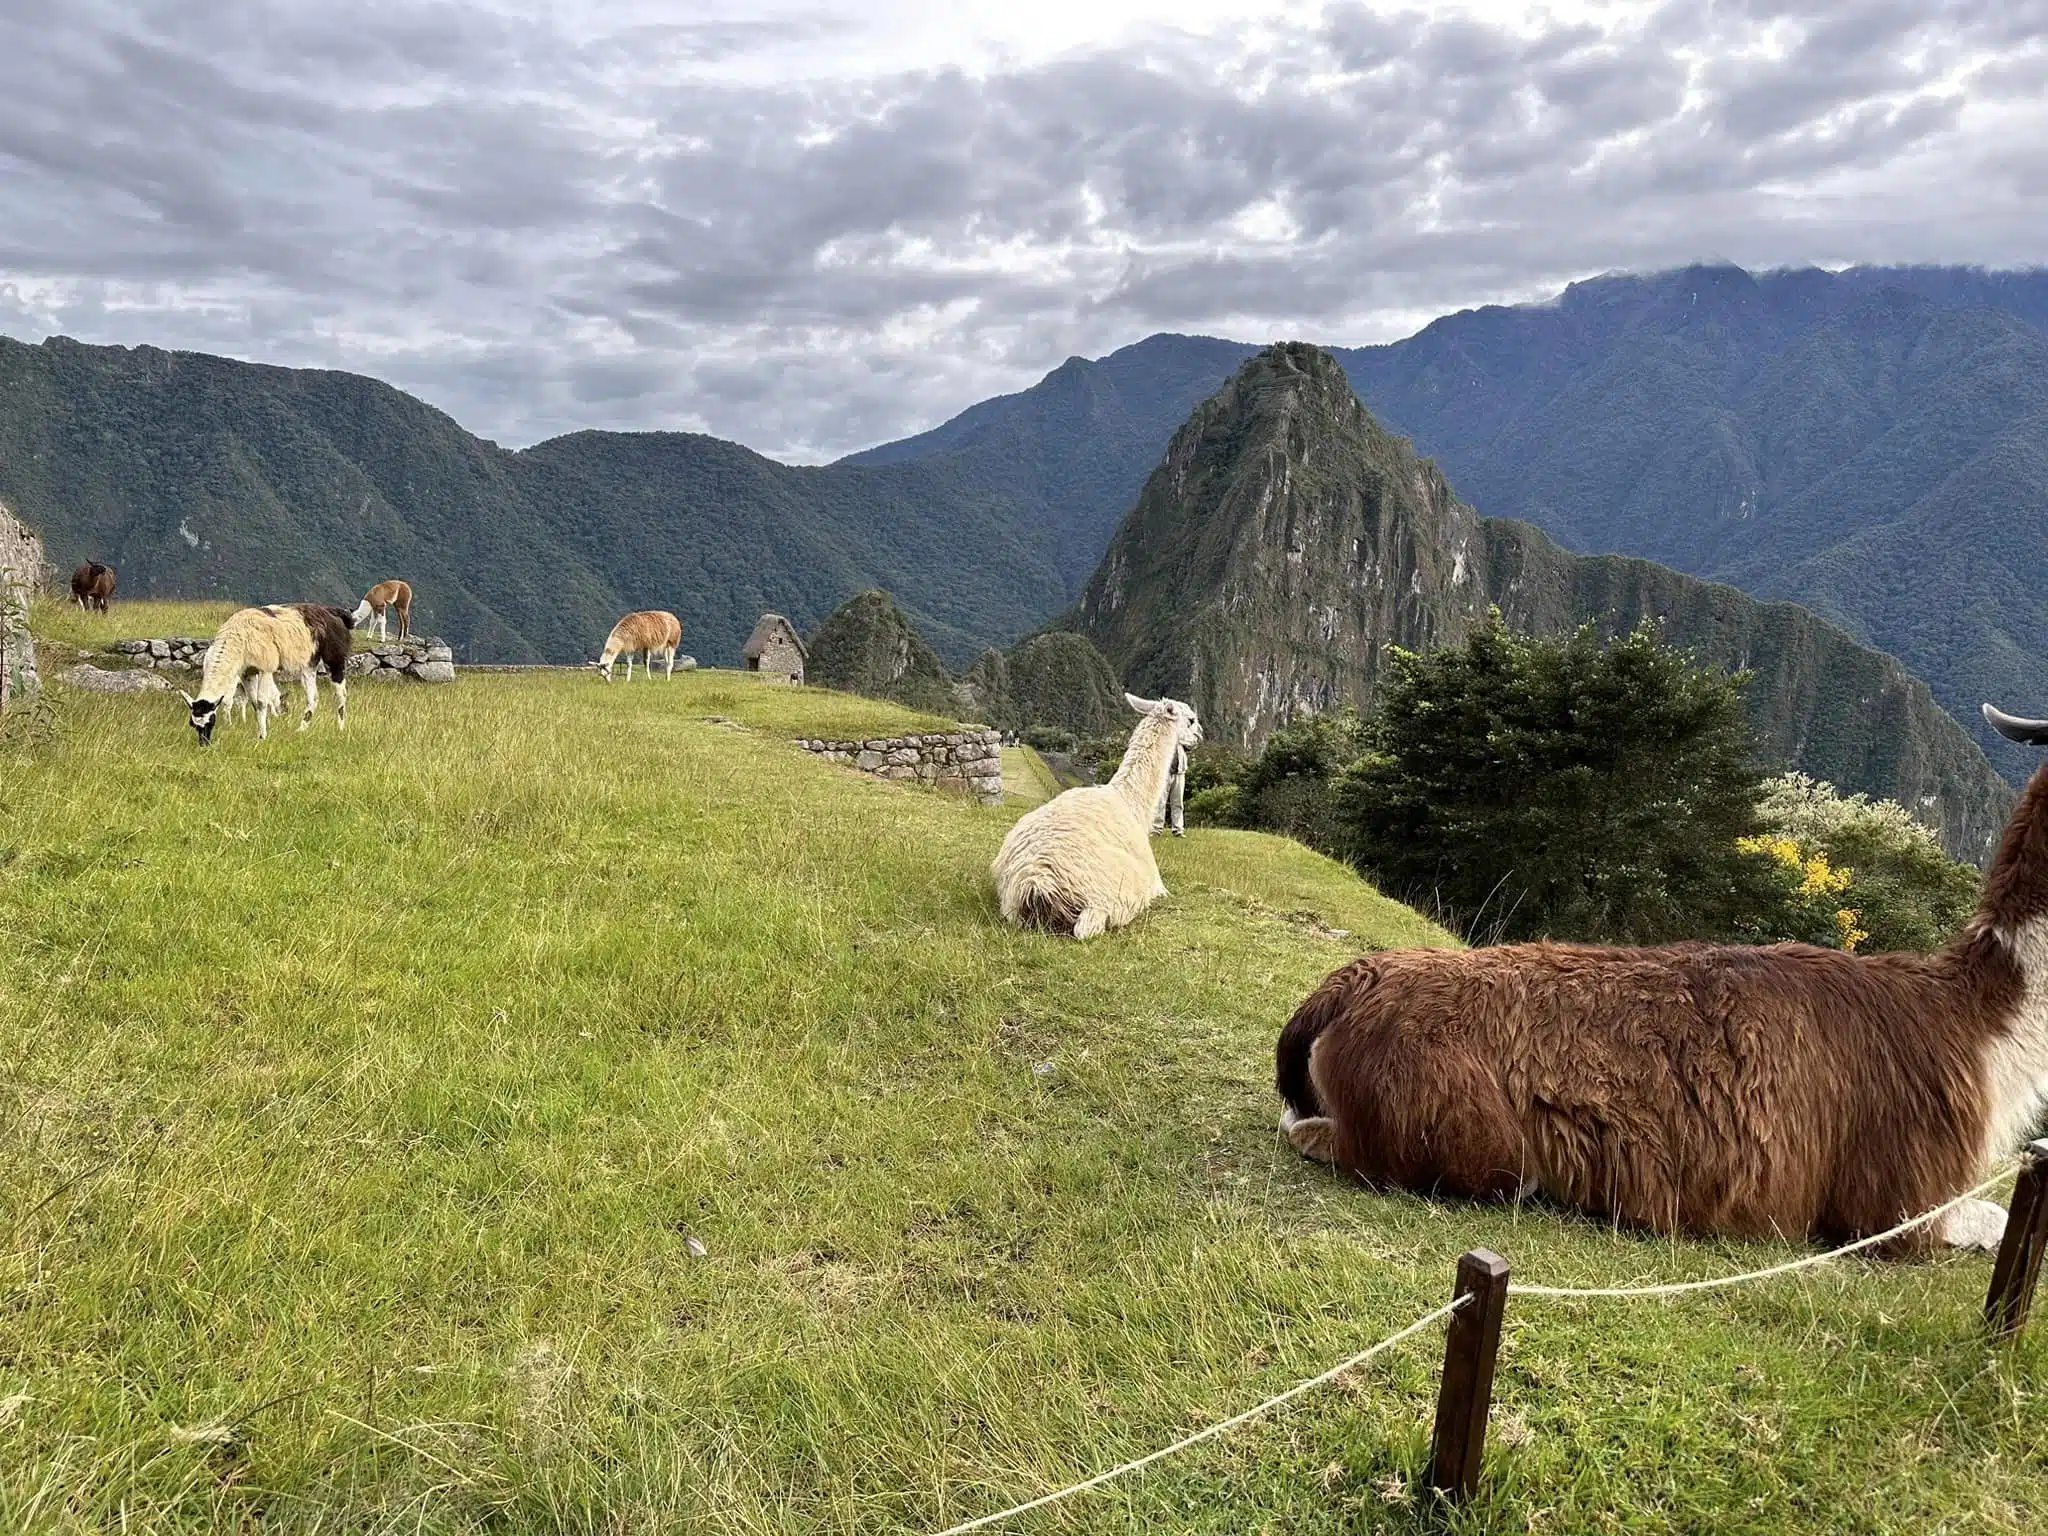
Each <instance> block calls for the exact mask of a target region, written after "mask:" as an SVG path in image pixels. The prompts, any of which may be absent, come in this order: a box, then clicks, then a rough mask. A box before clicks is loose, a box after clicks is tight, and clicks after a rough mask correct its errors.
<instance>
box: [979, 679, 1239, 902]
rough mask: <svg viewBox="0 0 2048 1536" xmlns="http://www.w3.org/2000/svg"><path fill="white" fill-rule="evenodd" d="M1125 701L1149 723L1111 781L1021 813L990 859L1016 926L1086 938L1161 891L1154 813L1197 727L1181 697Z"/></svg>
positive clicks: (1135, 735) (1198, 735)
mask: <svg viewBox="0 0 2048 1536" xmlns="http://www.w3.org/2000/svg"><path fill="white" fill-rule="evenodd" d="M1124 699H1125V702H1127V703H1128V704H1129V705H1130V706H1131V708H1133V709H1135V710H1136V711H1137V712H1138V713H1139V714H1141V715H1143V716H1144V717H1145V718H1144V719H1142V720H1140V721H1139V722H1138V728H1137V729H1136V730H1134V731H1132V732H1131V744H1130V745H1129V746H1128V747H1126V748H1125V749H1124V760H1123V762H1122V763H1121V764H1119V765H1118V767H1117V770H1116V776H1115V777H1114V778H1112V779H1111V780H1110V781H1109V782H1108V783H1107V784H1096V785H1090V786H1088V787H1087V788H1084V789H1070V790H1068V791H1066V792H1065V793H1064V794H1061V795H1057V796H1055V797H1054V798H1053V799H1051V800H1048V801H1047V802H1046V803H1045V804H1044V805H1041V806H1039V807H1038V808H1037V809H1036V810H1033V811H1029V812H1027V813H1026V814H1025V815H1024V816H1023V817H1022V819H1020V820H1019V821H1018V823H1017V824H1016V825H1015V826H1014V827H1012V828H1010V835H1009V836H1008V837H1006V838H1004V839H1003V846H1002V848H1001V849H1000V850H998V852H997V853H996V861H995V865H994V869H995V876H996V899H997V900H998V901H999V902H1000V903H1001V904H1002V909H1003V916H1004V917H1005V918H1007V919H1008V920H1009V921H1010V922H1013V923H1015V924H1017V926H1018V927H1020V928H1045V929H1049V930H1051V931H1052V932H1054V933H1072V934H1073V935H1074V937H1075V938H1077V939H1092V938H1094V937H1095V935H1097V934H1098V933H1101V932H1103V931H1104V930H1106V929H1110V928H1121V927H1123V926H1124V925H1125V924H1126V923H1128V922H1130V921H1132V919H1134V918H1136V917H1137V916H1138V914H1139V913H1141V912H1143V911H1144V910H1145V909H1146V908H1147V907H1149V906H1150V905H1152V903H1153V902H1154V901H1155V900H1157V899H1158V898H1159V897H1161V896H1164V895H1165V894H1166V887H1165V886H1164V885H1162V884H1161V883H1160V880H1159V865H1158V863H1157V862H1156V861H1155V860H1154V859H1153V857H1152V817H1153V813H1154V811H1155V810H1156V808H1157V807H1158V805H1159V803H1160V797H1161V796H1162V795H1163V794H1164V792H1165V789H1166V777H1167V774H1168V773H1169V772H1170V771H1171V769H1172V767H1173V764H1174V761H1175V758H1176V756H1177V755H1178V754H1179V752H1180V751H1181V750H1182V749H1184V748H1187V747H1192V746H1194V745H1195V744H1196V743H1197V742H1199V741H1200V740H1201V739H1202V724H1201V722H1200V721H1199V720H1197V719H1196V718H1195V712H1194V710H1193V709H1191V708H1190V707H1189V706H1187V705H1186V704H1183V703H1181V702H1180V701H1179V700H1178V699H1149V700H1148V699H1139V698H1133V697H1132V696H1131V695H1130V694H1128V693H1127V694H1125V695H1124Z"/></svg>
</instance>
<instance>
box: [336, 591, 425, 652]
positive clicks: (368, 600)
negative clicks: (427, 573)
mask: <svg viewBox="0 0 2048 1536" xmlns="http://www.w3.org/2000/svg"><path fill="white" fill-rule="evenodd" d="M394 610H395V611H396V612H397V614H398V638H399V639H400V640H404V639H405V638H406V637H407V636H408V635H410V634H411V633H412V588H411V587H410V586H408V585H407V584H406V583H405V582H402V581H380V582H378V583H377V585H375V586H374V587H372V588H370V590H369V592H368V593H367V594H366V595H365V596H364V598H363V600H362V601H361V602H360V603H357V604H356V608H355V612H353V613H351V614H350V615H349V616H348V621H349V626H350V627H351V628H353V629H361V628H363V627H364V626H365V625H367V624H368V623H369V622H370V621H371V620H372V619H375V620H376V621H377V638H378V639H379V640H382V639H383V638H385V627H384V620H385V618H386V616H387V615H388V614H389V613H391V612H392V611H394Z"/></svg>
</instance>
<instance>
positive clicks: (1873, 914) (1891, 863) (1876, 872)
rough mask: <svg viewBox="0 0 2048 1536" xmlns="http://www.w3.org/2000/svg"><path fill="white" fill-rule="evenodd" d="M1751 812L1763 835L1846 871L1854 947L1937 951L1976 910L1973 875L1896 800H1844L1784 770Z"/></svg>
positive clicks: (1846, 903) (1770, 782)
mask: <svg viewBox="0 0 2048 1536" xmlns="http://www.w3.org/2000/svg"><path fill="white" fill-rule="evenodd" d="M1757 813H1758V817H1759V819H1760V820H1761V822H1762V824H1763V827H1764V829H1765V830H1766V831H1767V832H1770V833H1772V834H1775V835H1776V836H1778V837H1781V838H1784V839H1787V840H1789V841H1790V842H1792V843H1793V844H1795V845H1796V846H1797V847H1798V848H1799V850H1800V852H1801V854H1802V855H1803V856H1805V857H1809V858H1810V857H1812V856H1815V855H1819V856H1821V857H1824V858H1825V859H1826V860H1827V862H1828V863H1829V864H1830V865H1831V866H1832V867H1834V868H1836V869H1839V870H1843V871H1845V872H1846V873H1847V874H1848V876H1849V885H1848V888H1847V890H1846V891H1845V893H1844V894H1843V898H1842V904H1843V905H1844V906H1845V907H1847V908H1850V909H1852V910H1854V911H1855V912H1856V913H1857V914H1858V919H1857V926H1858V927H1859V928H1861V929H1862V930H1863V931H1864V933H1865V939H1864V941H1863V942H1862V943H1861V944H1859V945H1858V946H1857V947H1858V948H1859V949H1862V950H1864V951H1866V952H1872V953H1874V952H1878V951H1883V950H1931V949H1938V948H1940V947H1941V945H1943V944H1945V943H1946V942H1947V941H1948V940H1949V939H1950V938H1951V937H1953V936H1954V934H1955V933H1956V931H1957V930H1958V929H1960V928H1961V927H1962V926H1963V924H1964V923H1966V922H1968V921H1969V919H1970V916H1971V914H1972V913H1973V912H1974V911H1975V910H1976V907H1977V895H1978V889H1979V886H1980V885H1981V883H1982V879H1981V877H1980V876H1979V874H1978V873H1977V871H1976V870H1974V869H1972V868H1971V867H1970V866H1969V865H1967V864H1962V863H1959V862H1957V861H1956V860H1954V859H1951V858H1950V857H1949V856H1948V855H1947V854H1946V853H1944V852H1943V851H1942V847H1941V843H1940V840H1939V839H1938V838H1937V837H1936V836H1935V834H1934V833H1933V832H1932V831H1930V830H1929V829H1928V828H1926V827H1924V826H1922V825H1921V824H1920V823H1919V822H1917V821H1915V820H1914V819H1913V817H1912V814H1911V813H1910V812H1908V811H1907V810H1906V808H1905V807H1904V806H1902V805H1900V804H1899V803H1898V802H1897V801H1896V800H1872V799H1871V798H1870V797H1869V796H1868V795H1843V794H1842V793H1840V791H1838V790H1837V789H1836V788H1835V786H1834V785H1832V784H1829V783H1827V782H1826V781H1825V780H1816V779H1812V778H1808V777H1807V776H1806V775H1805V774H1803V773H1787V774H1781V775H1779V776H1778V777H1777V778H1774V779H1769V780H1766V781H1765V783H1764V786H1763V797H1762V799H1761V800H1760V801H1759V802H1758V805H1757Z"/></svg>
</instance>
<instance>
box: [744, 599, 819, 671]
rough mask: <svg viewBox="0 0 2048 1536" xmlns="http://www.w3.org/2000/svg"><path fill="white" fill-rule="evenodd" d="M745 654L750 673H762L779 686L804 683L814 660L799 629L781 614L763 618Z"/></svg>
mask: <svg viewBox="0 0 2048 1536" xmlns="http://www.w3.org/2000/svg"><path fill="white" fill-rule="evenodd" d="M741 654H742V655H743V656H745V657H746V660H747V670H748V671H749V672H758V673H760V674H761V675H762V676H763V677H765V678H767V679H768V680H769V681H770V682H777V683H801V682H802V681H803V680H804V662H805V661H807V660H808V659H809V656H810V653H809V652H808V651H806V650H805V649H804V642H803V638H802V637H801V636H800V635H798V634H797V632H796V626H795V625H793V624H791V623H790V622H789V620H787V619H785V618H784V617H783V616H782V615H781V614H779V613H764V614H762V615H761V620H760V622H759V623H758V624H756V625H755V626H754V632H753V633H752V634H751V635H749V636H747V645H746V649H745V650H744V651H742V652H741Z"/></svg>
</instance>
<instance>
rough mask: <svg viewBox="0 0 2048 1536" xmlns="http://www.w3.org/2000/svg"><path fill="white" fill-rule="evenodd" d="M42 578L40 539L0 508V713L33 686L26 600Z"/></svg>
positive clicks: (33, 651) (33, 665) (33, 659)
mask: <svg viewBox="0 0 2048 1536" xmlns="http://www.w3.org/2000/svg"><path fill="white" fill-rule="evenodd" d="M44 575H45V573H44V570H43V544H42V540H40V539H38V538H37V537H36V536H35V535H34V534H33V533H30V532H29V531H28V528H27V527H26V526H25V525H24V524H22V523H20V522H17V521H16V520H15V517H14V514H13V513H11V512H9V511H8V510H7V508H6V507H5V506H0V710H5V709H8V708H11V707H12V706H13V705H14V703H15V701H16V699H17V697H19V696H20V695H24V694H28V693H32V692H34V691H35V688H36V685H37V681H38V679H37V676H36V646H35V641H34V640H33V639H31V638H30V636H29V632H28V601H29V597H30V595H31V594H32V593H33V592H34V591H35V589H36V588H37V587H38V586H40V585H41V584H42V582H43V580H44Z"/></svg>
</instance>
